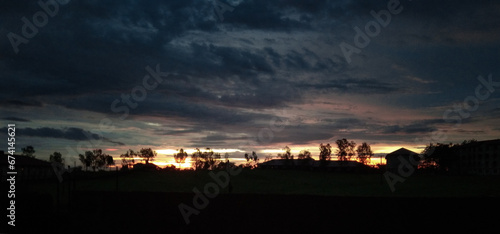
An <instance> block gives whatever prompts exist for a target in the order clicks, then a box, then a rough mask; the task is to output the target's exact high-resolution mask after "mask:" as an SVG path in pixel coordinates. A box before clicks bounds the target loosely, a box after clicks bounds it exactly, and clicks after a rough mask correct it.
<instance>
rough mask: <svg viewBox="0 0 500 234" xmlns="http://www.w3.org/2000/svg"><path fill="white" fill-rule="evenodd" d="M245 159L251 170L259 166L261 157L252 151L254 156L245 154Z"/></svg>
mask: <svg viewBox="0 0 500 234" xmlns="http://www.w3.org/2000/svg"><path fill="white" fill-rule="evenodd" d="M245 159H246V160H247V167H249V168H255V167H256V166H257V162H258V161H259V157H258V156H257V153H255V151H252V155H248V154H247V153H245Z"/></svg>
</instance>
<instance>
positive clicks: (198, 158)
mask: <svg viewBox="0 0 500 234" xmlns="http://www.w3.org/2000/svg"><path fill="white" fill-rule="evenodd" d="M191 158H192V160H193V165H194V168H195V170H199V169H202V170H213V169H216V168H217V166H218V164H219V163H220V158H221V156H220V154H219V153H214V151H213V150H211V149H210V148H206V150H205V151H203V152H201V150H200V149H198V148H196V151H195V152H194V153H193V154H192V155H191Z"/></svg>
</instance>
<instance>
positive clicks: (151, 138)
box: [0, 0, 500, 161]
mask: <svg viewBox="0 0 500 234" xmlns="http://www.w3.org/2000/svg"><path fill="white" fill-rule="evenodd" d="M39 2H40V3H41V4H39V3H37V1H2V2H1V3H0V22H1V23H0V35H1V37H0V48H1V49H0V79H1V81H2V85H1V86H0V123H1V126H0V129H1V132H2V134H4V137H2V139H4V140H5V139H6V135H7V125H8V124H15V125H16V150H17V151H18V152H20V151H21V148H22V147H25V146H27V145H32V146H34V147H35V150H36V151H37V152H36V153H35V155H37V158H40V159H48V158H49V155H50V154H51V153H52V152H54V151H58V152H61V153H62V155H63V156H64V157H65V158H66V160H67V161H71V159H73V158H75V157H76V155H77V154H78V153H83V152H84V151H86V150H91V149H95V148H100V149H103V150H104V151H105V152H106V153H108V154H110V155H112V156H114V157H115V159H118V158H117V157H119V155H120V154H122V153H125V151H126V150H127V149H133V150H139V149H141V148H149V147H151V148H153V149H155V150H157V151H158V152H160V157H159V161H161V160H167V159H168V160H170V158H171V156H172V152H173V150H176V149H179V148H184V149H194V148H201V149H203V148H206V147H210V148H212V149H216V150H217V151H218V152H228V153H230V155H231V157H232V158H239V160H242V159H241V158H242V156H243V154H244V152H251V151H256V152H257V154H258V155H259V157H260V158H261V159H262V158H265V157H266V156H269V155H276V153H277V152H279V150H280V149H282V148H283V147H284V146H286V145H288V146H289V147H290V148H292V152H294V154H297V153H298V151H300V150H303V149H308V150H310V151H311V152H312V153H313V156H317V155H318V146H319V144H320V143H324V144H326V143H330V144H332V145H334V146H335V141H336V140H337V139H342V138H346V139H348V140H352V141H355V142H356V143H357V144H358V145H360V144H361V143H362V142H367V143H368V144H370V145H371V147H372V149H373V150H374V151H375V153H378V154H382V153H389V152H391V151H393V150H396V149H398V148H400V147H406V148H408V149H411V150H414V151H416V152H419V151H421V150H422V149H423V147H425V145H426V144H428V143H430V142H445V143H448V142H454V143H459V142H462V141H463V140H466V139H477V140H488V139H498V138H500V121H498V120H499V119H500V66H498V64H499V60H500V58H499V55H500V53H499V52H500V14H499V12H500V3H499V2H498V1H430V0H422V1H417V0H413V1H409V0H401V1H395V0H389V1H349V0H344V1H298V0H288V1H264V0H262V1H260V0H254V1H250V0H248V1H247V0H231V1H230V0H227V1H226V0H220V1H211V0H172V1H155V0H151V1H139V0H127V1H122V0H115V1H97V0H88V1H77V0H57V1H55V0H54V1H53V0H47V1H43V0H42V1H39ZM6 143H7V142H5V144H2V146H1V147H0V150H5V151H6V150H7V146H6ZM234 160H236V161H237V160H238V159H234Z"/></svg>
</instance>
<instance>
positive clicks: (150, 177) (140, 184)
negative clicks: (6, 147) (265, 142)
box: [28, 170, 500, 197]
mask: <svg viewBox="0 0 500 234" xmlns="http://www.w3.org/2000/svg"><path fill="white" fill-rule="evenodd" d="M208 173H209V172H206V171H180V172H179V171H158V172H131V173H128V174H119V175H118V177H117V176H115V175H113V174H110V175H109V176H106V177H103V178H97V179H85V180H77V181H76V189H77V190H80V191H117V190H118V191H121V192H127V191H140V192H179V193H192V190H193V188H195V187H196V188H198V189H199V190H200V191H203V188H204V186H205V185H206V184H208V183H210V182H213V179H212V178H211V177H210V176H209V174H208ZM231 183H232V186H233V190H232V193H236V194H251V193H257V194H303V195H325V196H372V197H373V196H375V197H387V196H403V197H408V196H411V197H415V196H417V197H478V196H479V197H484V196H494V197H498V196H500V177H499V176H446V175H419V174H414V175H412V176H410V177H408V178H406V180H405V181H404V182H402V183H397V184H395V189H396V190H395V191H394V192H391V190H390V188H389V185H388V183H387V181H386V179H385V178H384V176H383V175H382V174H354V173H331V172H318V171H294V170H244V171H242V172H241V173H239V174H237V175H235V176H232V177H231ZM54 184H55V183H36V184H32V185H30V186H29V187H28V190H29V191H33V192H34V191H40V192H42V191H50V190H52V191H53V190H54V188H55V185H54ZM221 193H228V188H225V189H221Z"/></svg>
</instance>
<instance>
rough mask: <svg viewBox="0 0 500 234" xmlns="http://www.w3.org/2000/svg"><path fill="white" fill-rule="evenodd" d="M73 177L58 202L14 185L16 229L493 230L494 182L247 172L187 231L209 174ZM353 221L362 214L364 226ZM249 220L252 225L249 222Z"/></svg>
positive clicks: (50, 189)
mask: <svg viewBox="0 0 500 234" xmlns="http://www.w3.org/2000/svg"><path fill="white" fill-rule="evenodd" d="M216 173H217V172H216ZM82 176H83V177H85V179H83V178H82ZM89 177H90V178H89ZM70 181H71V180H70V179H69V178H66V179H65V180H64V181H63V183H61V184H59V196H57V192H56V191H58V189H57V187H58V186H57V185H58V183H56V181H53V182H41V181H37V182H29V183H20V184H19V190H18V191H17V190H16V208H17V211H16V212H17V213H16V214H17V215H18V220H19V222H18V223H17V224H18V226H19V227H20V228H22V229H18V230H22V231H19V233H32V232H35V231H36V232H39V231H40V230H48V231H51V233H89V232H93V231H95V227H94V226H92V225H98V226H99V230H100V231H101V232H104V230H106V231H107V232H109V233H116V232H124V233H132V232H141V233H206V232H207V230H212V229H213V228H214V225H215V224H220V223H221V222H222V223H223V224H224V225H223V226H224V228H226V229H225V230H226V232H223V233H227V232H229V231H231V233H234V231H235V230H240V229H241V227H245V230H246V231H247V232H250V233H255V232H261V231H262V230H263V228H264V227H265V230H268V231H269V230H272V231H269V232H276V233H278V232H279V233H282V232H286V233H316V232H318V233H322V232H323V231H324V230H327V229H329V228H332V227H336V228H343V229H340V230H343V231H342V233H372V232H382V231H383V232H384V233H385V232H386V231H387V230H391V231H392V232H393V233H401V232H407V231H408V227H411V229H412V230H415V228H420V231H422V232H423V231H426V232H427V231H428V230H429V229H428V228H430V226H429V227H427V226H426V225H418V226H415V225H416V223H418V222H420V221H421V219H422V217H425V219H426V220H432V225H433V226H432V228H435V223H434V220H439V222H438V224H439V226H440V227H441V228H444V229H443V230H447V232H451V231H450V227H454V228H455V229H458V230H460V231H464V230H465V232H475V231H477V227H478V226H481V227H488V226H494V224H495V221H494V218H495V217H496V216H492V215H490V213H492V212H493V213H494V212H496V209H497V207H498V206H499V199H498V197H499V196H500V186H499V185H500V177H499V176H444V175H419V174H414V175H412V176H410V177H408V178H407V179H406V180H405V181H404V182H403V183H398V184H396V186H395V187H396V190H395V191H394V192H391V190H390V189H389V186H388V184H387V182H386V181H385V179H384V177H383V176H382V174H354V173H331V172H319V171H293V170H245V171H242V172H241V173H240V174H238V175H235V176H232V177H231V183H232V186H233V191H232V193H231V194H229V193H228V188H224V189H221V191H220V194H219V195H218V196H210V199H209V202H207V203H206V204H208V205H207V206H206V207H203V208H198V209H199V210H197V212H199V214H197V215H191V216H190V220H191V223H190V224H189V225H188V224H186V223H185V220H184V217H183V215H182V214H181V212H180V210H179V204H187V205H189V206H191V207H195V205H194V204H195V203H194V202H195V200H196V199H195V198H196V197H197V196H198V195H195V194H194V192H193V188H197V189H198V190H200V191H203V190H204V187H205V185H207V184H211V183H212V182H213V179H212V177H211V176H210V175H209V172H206V171H157V172H139V171H131V172H128V173H118V174H117V173H116V172H100V173H97V174H95V173H85V175H80V179H77V180H74V182H75V187H76V190H73V193H69V192H68V187H69V184H70V183H68V182H70ZM70 194H73V195H72V196H70ZM17 195H19V197H17ZM207 197H209V196H207ZM196 201H198V202H199V199H198V200H196ZM137 217H140V219H138V218H137ZM353 217H354V218H353ZM355 217H364V218H363V225H359V223H358V219H357V218H355ZM54 220H58V221H57V222H54ZM95 220H100V221H99V222H97V223H96V221H95ZM103 220H105V222H101V221H103ZM132 220H141V221H135V222H131V221H132ZM144 221H146V223H147V228H146V226H145V224H143V223H141V222H144ZM250 221H251V222H252V223H258V225H249V226H248V223H249V222H250ZM311 223H314V225H313V226H311V225H309V224H311ZM457 223H460V224H461V226H457V225H456V224H457ZM89 224H92V225H89ZM110 224H113V225H110ZM125 224H126V225H125ZM276 224H286V225H284V226H283V225H276ZM463 224H465V225H466V226H463ZM345 228H349V229H348V231H347V232H345V231H344V230H345ZM68 230H72V232H68ZM374 230H375V231H374Z"/></svg>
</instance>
